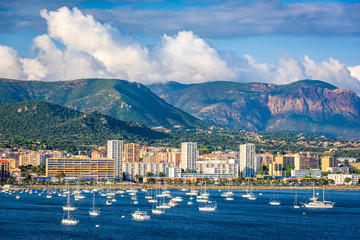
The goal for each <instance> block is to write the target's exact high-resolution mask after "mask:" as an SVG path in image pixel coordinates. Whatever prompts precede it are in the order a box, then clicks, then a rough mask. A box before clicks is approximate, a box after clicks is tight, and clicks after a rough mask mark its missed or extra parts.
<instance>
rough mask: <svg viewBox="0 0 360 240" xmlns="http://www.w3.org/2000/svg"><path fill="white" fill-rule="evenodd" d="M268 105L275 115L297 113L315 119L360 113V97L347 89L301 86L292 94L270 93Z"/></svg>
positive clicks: (321, 119) (284, 115) (282, 115)
mask: <svg viewBox="0 0 360 240" xmlns="http://www.w3.org/2000/svg"><path fill="white" fill-rule="evenodd" d="M267 105H268V108H269V110H270V112H271V115H272V116H274V117H287V116H289V115H292V114H297V115H303V116H308V117H310V118H311V119H313V120H315V121H323V120H326V119H328V118H329V117H331V116H333V115H337V114H341V115H343V114H349V113H350V114H352V115H355V116H359V114H360V109H359V98H358V97H357V96H356V94H355V93H353V92H351V91H349V90H345V89H334V90H330V89H324V88H318V87H312V86H301V87H299V88H298V90H297V91H294V92H292V93H291V94H280V95H272V94H269V96H268V104H267Z"/></svg>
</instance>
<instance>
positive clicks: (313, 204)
mask: <svg viewBox="0 0 360 240" xmlns="http://www.w3.org/2000/svg"><path fill="white" fill-rule="evenodd" d="M309 200H310V202H308V203H302V205H303V206H304V207H306V208H322V209H325V208H333V207H334V206H335V202H331V201H325V189H324V188H323V200H322V201H319V200H311V199H309Z"/></svg>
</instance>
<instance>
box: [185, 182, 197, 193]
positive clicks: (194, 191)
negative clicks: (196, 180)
mask: <svg viewBox="0 0 360 240" xmlns="http://www.w3.org/2000/svg"><path fill="white" fill-rule="evenodd" d="M190 186H191V190H190V192H187V193H185V194H186V195H189V196H196V195H198V193H199V192H198V191H197V190H195V189H194V188H193V181H191V185H190Z"/></svg>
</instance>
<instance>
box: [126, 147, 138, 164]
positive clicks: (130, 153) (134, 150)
mask: <svg viewBox="0 0 360 240" xmlns="http://www.w3.org/2000/svg"><path fill="white" fill-rule="evenodd" d="M124 161H125V162H140V144H138V143H128V144H125V146H124Z"/></svg>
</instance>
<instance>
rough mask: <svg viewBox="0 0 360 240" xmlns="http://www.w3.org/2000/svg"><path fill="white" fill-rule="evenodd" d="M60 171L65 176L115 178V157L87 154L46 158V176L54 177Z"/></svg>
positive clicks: (94, 178) (97, 178)
mask: <svg viewBox="0 0 360 240" xmlns="http://www.w3.org/2000/svg"><path fill="white" fill-rule="evenodd" d="M61 171H62V172H64V173H65V176H66V177H73V178H78V179H93V180H99V179H112V178H115V159H109V158H90V157H88V156H76V157H72V158H47V159H46V176H47V177H55V175H56V173H58V172H61Z"/></svg>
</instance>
